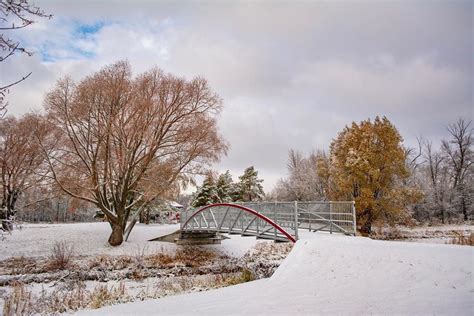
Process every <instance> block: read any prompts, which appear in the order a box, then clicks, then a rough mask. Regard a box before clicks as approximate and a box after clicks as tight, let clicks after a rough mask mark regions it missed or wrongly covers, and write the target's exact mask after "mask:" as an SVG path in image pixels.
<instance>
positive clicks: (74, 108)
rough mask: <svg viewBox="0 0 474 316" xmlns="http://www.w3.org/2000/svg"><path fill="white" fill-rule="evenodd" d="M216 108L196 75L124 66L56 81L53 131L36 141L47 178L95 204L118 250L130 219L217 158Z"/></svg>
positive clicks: (221, 147) (220, 143) (221, 145)
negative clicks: (133, 71) (187, 77)
mask: <svg viewBox="0 0 474 316" xmlns="http://www.w3.org/2000/svg"><path fill="white" fill-rule="evenodd" d="M221 105H222V101H221V99H220V98H219V96H218V95H217V94H216V93H215V92H213V91H212V90H211V89H210V87H209V86H208V83H207V81H206V80H204V79H202V78H195V79H193V80H190V81H187V80H185V79H182V78H178V77H175V76H173V75H170V74H165V73H163V72H162V71H160V70H159V69H156V68H154V69H151V70H150V71H147V72H145V73H143V74H140V75H138V76H135V77H133V76H132V74H131V68H130V65H129V64H128V63H127V62H117V63H115V64H112V65H109V66H107V67H105V68H103V69H102V70H100V71H99V72H96V73H94V74H92V75H90V76H88V77H87V78H85V79H84V80H82V81H81V82H79V83H78V84H76V83H74V82H73V81H72V80H71V79H68V78H66V79H63V80H60V81H59V82H58V83H57V84H56V86H55V88H54V89H53V90H52V91H51V92H50V93H49V94H48V95H47V97H46V100H45V107H46V112H47V119H48V122H49V123H50V127H51V128H53V129H54V130H55V131H56V132H55V133H54V134H55V135H56V137H55V138H54V139H52V138H50V139H49V140H50V141H49V142H43V143H42V148H43V151H44V153H45V156H46V158H47V161H48V164H49V167H50V171H51V177H52V178H53V179H54V180H55V182H56V183H57V185H58V186H59V187H60V188H61V189H62V190H63V191H65V192H66V193H67V194H69V195H71V196H73V197H75V198H79V199H82V200H85V201H88V202H90V203H93V204H94V205H96V206H97V207H98V208H99V209H100V210H101V211H102V212H103V213H104V214H105V216H106V217H107V219H108V221H109V223H110V226H111V228H112V234H111V235H110V237H109V243H110V244H111V245H113V246H116V245H120V244H121V243H122V242H123V235H124V232H126V231H129V230H128V228H129V227H130V226H128V227H127V223H128V220H129V219H131V217H135V215H136V214H139V213H140V212H141V211H142V210H143V209H145V208H146V207H147V205H149V203H151V202H152V201H153V200H154V199H156V198H157V197H163V196H165V195H166V194H167V193H168V192H169V191H170V190H175V189H176V185H177V183H180V182H182V181H185V180H186V179H189V177H192V174H195V173H197V172H201V171H202V169H203V168H204V167H205V166H206V165H207V164H209V163H210V162H213V161H216V160H218V159H219V157H220V156H221V154H223V153H225V151H226V148H227V146H226V144H225V142H224V140H223V139H222V137H221V136H220V135H219V133H218V131H217V123H216V115H217V113H218V112H219V110H220V108H221ZM133 224H134V221H133V220H132V222H131V224H129V225H133ZM131 227H133V226H131Z"/></svg>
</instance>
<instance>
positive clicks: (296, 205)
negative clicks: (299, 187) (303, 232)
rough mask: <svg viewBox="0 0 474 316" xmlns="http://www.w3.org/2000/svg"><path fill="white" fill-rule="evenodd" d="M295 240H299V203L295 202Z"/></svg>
mask: <svg viewBox="0 0 474 316" xmlns="http://www.w3.org/2000/svg"><path fill="white" fill-rule="evenodd" d="M295 239H296V240H298V201H295Z"/></svg>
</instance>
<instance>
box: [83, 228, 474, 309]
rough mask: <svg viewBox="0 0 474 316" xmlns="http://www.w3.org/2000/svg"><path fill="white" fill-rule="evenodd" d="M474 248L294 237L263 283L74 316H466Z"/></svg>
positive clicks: (473, 287) (472, 295) (472, 294)
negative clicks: (401, 315)
mask: <svg viewBox="0 0 474 316" xmlns="http://www.w3.org/2000/svg"><path fill="white" fill-rule="evenodd" d="M473 260H474V248H473V247H468V246H454V245H439V244H422V243H413V242H395V241H377V240H371V239H368V238H362V237H346V236H337V235H328V234H322V233H319V234H315V233H308V232H302V233H301V239H300V240H299V241H298V242H297V243H296V245H295V247H294V248H293V250H292V252H291V253H290V255H289V256H288V257H287V258H286V260H285V261H284V262H283V264H282V265H281V266H280V267H279V268H278V270H277V271H276V272H275V274H274V275H273V276H272V277H271V278H270V279H264V280H258V281H254V282H249V283H245V284H240V285H236V286H232V287H227V288H221V289H217V290H211V291H207V292H199V293H190V294H183V295H177V296H173V297H166V298H161V299H157V300H149V301H144V302H135V303H128V304H123V305H115V306H110V307H105V308H102V309H99V310H85V311H82V312H80V313H79V314H81V315H121V314H128V315H146V314H157V313H159V314H162V315H169V314H179V315H191V314H192V315H229V314H239V315H248V314H257V315H262V314H264V315H275V314H281V315H297V314H353V315H360V314H442V315H472V314H473V313H474V279H473V272H474V266H473Z"/></svg>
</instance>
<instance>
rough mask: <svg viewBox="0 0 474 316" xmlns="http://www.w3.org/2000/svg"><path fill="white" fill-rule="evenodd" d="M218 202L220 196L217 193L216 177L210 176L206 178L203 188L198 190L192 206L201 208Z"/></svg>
mask: <svg viewBox="0 0 474 316" xmlns="http://www.w3.org/2000/svg"><path fill="white" fill-rule="evenodd" d="M218 202H219V195H218V193H217V187H216V181H215V179H214V176H213V175H211V174H210V175H208V176H206V178H205V179H204V181H203V183H202V186H201V187H199V188H198V190H197V192H196V194H195V195H194V198H193V202H192V203H191V205H192V206H193V207H200V206H204V205H208V204H213V203H218Z"/></svg>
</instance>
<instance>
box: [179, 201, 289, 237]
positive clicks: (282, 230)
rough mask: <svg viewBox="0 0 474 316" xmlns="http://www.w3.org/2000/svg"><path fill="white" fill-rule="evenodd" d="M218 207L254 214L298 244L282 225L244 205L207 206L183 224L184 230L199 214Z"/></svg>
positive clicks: (217, 204)
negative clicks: (232, 208)
mask: <svg viewBox="0 0 474 316" xmlns="http://www.w3.org/2000/svg"><path fill="white" fill-rule="evenodd" d="M217 206H229V207H234V208H238V209H240V210H242V211H244V212H247V213H250V214H253V215H255V216H257V217H259V218H261V219H263V220H264V221H266V222H267V223H269V224H270V225H272V226H273V227H275V228H276V229H277V230H278V231H279V232H281V233H282V234H283V235H285V237H286V238H288V239H289V240H290V241H292V242H296V239H295V238H294V237H293V236H291V235H290V234H288V232H287V231H285V230H284V229H283V228H282V227H281V226H280V225H278V224H277V223H275V222H274V221H272V220H271V219H269V218H268V217H266V216H265V215H263V214H260V213H258V212H257V211H255V210H252V209H251V208H248V207H245V206H242V205H238V204H232V203H216V204H210V205H206V206H204V207H202V208H200V209H199V210H197V211H196V212H194V214H193V215H191V216H190V217H189V218H188V219H187V220H186V222H184V224H183V228H184V227H186V225H187V224H188V222H189V221H190V220H191V219H193V218H194V216H196V215H197V214H199V213H201V212H202V211H205V210H207V209H208V208H212V207H217Z"/></svg>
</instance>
